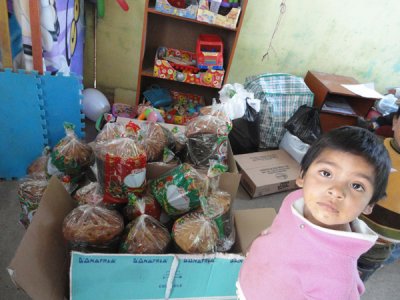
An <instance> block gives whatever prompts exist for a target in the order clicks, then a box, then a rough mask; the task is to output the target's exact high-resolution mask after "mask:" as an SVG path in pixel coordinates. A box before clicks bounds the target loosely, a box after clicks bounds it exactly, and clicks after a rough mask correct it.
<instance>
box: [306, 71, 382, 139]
mask: <svg viewBox="0 0 400 300" xmlns="http://www.w3.org/2000/svg"><path fill="white" fill-rule="evenodd" d="M304 82H305V83H306V84H307V86H308V87H309V89H310V90H311V91H312V92H313V93H314V107H316V108H317V109H318V110H319V113H320V120H321V127H322V131H323V132H327V131H329V130H331V129H334V128H337V127H340V126H343V125H356V123H357V117H358V116H361V117H366V116H367V114H368V112H369V110H370V109H371V107H372V106H373V105H374V103H375V101H376V100H378V98H366V97H362V96H359V95H357V94H354V93H353V92H351V91H349V90H348V89H346V88H345V87H343V86H342V84H358V81H357V80H355V79H354V78H352V77H348V76H341V75H335V74H329V73H323V72H316V71H308V72H307V74H306V77H305V78H304ZM338 100H340V101H343V102H345V103H347V104H349V106H350V107H351V109H352V110H353V113H340V112H332V111H327V110H324V109H323V106H324V104H325V103H327V102H328V101H338Z"/></svg>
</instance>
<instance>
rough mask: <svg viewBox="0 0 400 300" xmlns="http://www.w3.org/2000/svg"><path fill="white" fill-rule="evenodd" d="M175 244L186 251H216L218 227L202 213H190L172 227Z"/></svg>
mask: <svg viewBox="0 0 400 300" xmlns="http://www.w3.org/2000/svg"><path fill="white" fill-rule="evenodd" d="M172 237H173V239H174V241H175V244H176V245H177V246H178V247H179V248H180V249H181V250H182V251H183V252H186V253H210V252H215V251H216V247H217V241H218V227H217V224H216V223H215V221H214V220H213V219H210V218H208V217H206V216H205V215H204V214H202V213H198V212H193V213H188V214H186V215H184V216H182V217H180V218H179V219H177V220H176V221H175V223H174V226H173V228H172Z"/></svg>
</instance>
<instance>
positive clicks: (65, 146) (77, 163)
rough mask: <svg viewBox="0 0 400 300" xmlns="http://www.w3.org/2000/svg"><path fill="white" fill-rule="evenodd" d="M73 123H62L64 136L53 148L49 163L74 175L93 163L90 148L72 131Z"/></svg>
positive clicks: (81, 172) (80, 173)
mask: <svg viewBox="0 0 400 300" xmlns="http://www.w3.org/2000/svg"><path fill="white" fill-rule="evenodd" d="M74 128H75V125H73V124H71V123H64V129H65V135H66V136H65V137H64V138H62V139H61V140H60V141H59V142H58V143H57V145H56V146H55V147H54V148H53V151H52V153H51V163H52V164H53V165H54V166H55V167H56V168H57V169H58V170H59V171H61V172H63V173H65V174H67V175H70V176H71V177H76V176H79V175H82V174H83V172H84V171H85V170H86V169H87V168H88V167H89V166H90V165H91V164H92V163H93V151H92V148H91V147H90V146H89V145H88V144H86V143H85V142H83V141H81V140H80V139H79V138H78V137H77V136H76V134H75V132H74Z"/></svg>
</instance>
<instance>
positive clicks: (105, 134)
mask: <svg viewBox="0 0 400 300" xmlns="http://www.w3.org/2000/svg"><path fill="white" fill-rule="evenodd" d="M126 134H127V132H126V129H125V126H124V125H123V124H121V123H117V122H108V123H106V124H105V125H104V127H103V129H102V130H101V131H100V132H99V133H98V134H97V136H96V139H95V142H96V143H102V142H106V141H109V140H113V139H117V138H121V137H126Z"/></svg>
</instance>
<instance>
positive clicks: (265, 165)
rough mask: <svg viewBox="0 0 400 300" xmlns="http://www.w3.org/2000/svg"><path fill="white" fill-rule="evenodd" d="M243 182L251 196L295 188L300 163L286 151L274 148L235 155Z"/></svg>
mask: <svg viewBox="0 0 400 300" xmlns="http://www.w3.org/2000/svg"><path fill="white" fill-rule="evenodd" d="M235 160H236V162H237V164H238V166H239V170H240V173H241V174H242V180H241V183H242V185H243V187H244V189H245V190H246V191H247V192H248V193H249V194H250V196H251V197H253V198H254V197H260V196H263V195H268V194H272V193H277V192H282V191H287V190H292V189H295V188H296V187H297V186H296V182H295V181H296V178H297V177H298V176H299V174H300V164H299V163H297V162H296V161H295V160H294V159H293V158H292V157H291V156H290V155H289V154H288V153H287V152H286V151H284V150H272V151H263V152H254V153H248V154H240V155H235Z"/></svg>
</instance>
